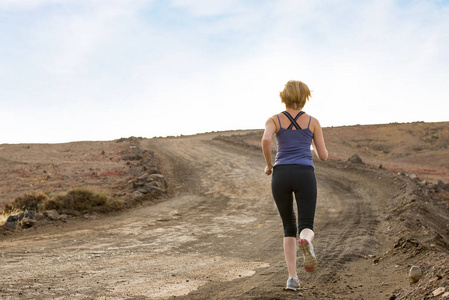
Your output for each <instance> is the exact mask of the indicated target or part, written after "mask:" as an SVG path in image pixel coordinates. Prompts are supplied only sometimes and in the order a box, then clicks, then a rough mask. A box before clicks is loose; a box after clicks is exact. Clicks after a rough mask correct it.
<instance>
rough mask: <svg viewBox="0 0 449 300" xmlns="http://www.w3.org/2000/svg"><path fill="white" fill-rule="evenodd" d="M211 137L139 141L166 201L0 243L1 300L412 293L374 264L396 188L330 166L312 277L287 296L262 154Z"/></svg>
mask: <svg viewBox="0 0 449 300" xmlns="http://www.w3.org/2000/svg"><path fill="white" fill-rule="evenodd" d="M221 134H222V133H221ZM216 135H217V133H210V134H202V135H196V136H188V137H178V138H164V139H162V138H160V139H151V140H142V141H141V147H143V148H145V149H151V150H153V151H155V153H156V156H157V157H158V159H159V162H160V170H161V172H162V173H163V174H165V175H166V176H167V179H168V182H169V184H170V189H171V195H172V196H171V197H170V198H169V199H166V201H163V202H160V203H157V204H154V205H143V206H141V207H138V208H135V209H131V210H127V211H125V212H121V213H116V214H113V215H107V216H101V217H98V218H95V219H92V220H71V221H69V222H68V223H56V224H55V225H51V226H47V227H43V228H39V229H38V230H33V229H30V230H26V231H24V232H22V233H21V234H19V235H13V236H11V237H6V238H3V239H2V240H1V243H0V253H1V259H2V267H1V275H0V277H1V280H0V295H1V296H0V297H1V298H2V299H16V298H20V299H50V298H51V299H166V298H170V297H174V296H176V299H297V298H298V297H304V298H306V299H338V298H343V299H349V298H353V299H362V298H363V299H388V298H389V297H390V295H392V294H393V293H394V291H395V290H399V289H401V288H403V287H405V286H407V285H408V278H407V276H406V274H407V270H408V268H409V267H408V266H407V265H405V264H400V263H399V264H392V263H389V262H388V261H385V262H384V261H380V262H379V261H378V262H376V261H375V258H376V257H379V256H380V255H382V254H383V253H385V251H387V250H389V249H390V248H391V247H392V245H393V243H394V241H395V239H396V238H397V237H394V236H391V235H390V234H389V231H391V228H389V226H390V225H389V223H388V221H387V220H386V216H388V210H389V206H390V200H391V198H392V196H394V195H397V194H398V193H400V191H401V189H402V188H403V182H402V180H401V179H400V178H398V177H397V175H395V174H393V173H391V172H388V171H385V170H377V169H375V168H372V167H371V168H369V167H366V166H362V165H353V164H349V163H343V162H337V161H329V162H325V163H319V162H317V163H316V175H317V181H318V207H317V215H316V221H315V223H316V239H315V243H314V246H315V248H316V254H317V257H318V261H319V269H318V271H317V272H316V273H315V274H312V275H310V274H306V272H305V271H304V270H303V269H302V268H299V270H298V273H299V277H300V280H301V286H302V290H301V291H300V292H286V291H284V290H283V288H284V286H285V281H286V279H287V272H286V268H285V263H284V258H283V252H282V226H281V221H280V217H279V216H278V213H277V210H276V207H275V205H274V202H273V200H272V197H271V191H270V180H271V178H270V177H268V176H266V175H265V174H264V173H263V168H264V161H263V157H262V154H261V153H260V152H259V151H257V150H252V149H250V148H243V147H239V146H236V145H232V144H229V143H225V142H223V141H218V140H213V138H214V137H215V136H216ZM301 260H302V258H301V257H299V259H298V266H301ZM373 260H374V262H373Z"/></svg>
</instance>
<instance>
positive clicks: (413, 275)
mask: <svg viewBox="0 0 449 300" xmlns="http://www.w3.org/2000/svg"><path fill="white" fill-rule="evenodd" d="M408 277H409V278H410V283H415V282H418V281H419V280H420V279H421V277H422V270H421V268H420V267H418V266H412V267H411V268H410V271H409V273H408Z"/></svg>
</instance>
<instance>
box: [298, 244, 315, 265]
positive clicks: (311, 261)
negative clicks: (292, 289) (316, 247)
mask: <svg viewBox="0 0 449 300" xmlns="http://www.w3.org/2000/svg"><path fill="white" fill-rule="evenodd" d="M298 245H299V250H301V252H302V255H303V256H304V269H306V272H310V273H313V272H315V271H316V269H317V268H318V261H317V260H316V257H315V252H314V251H313V246H312V243H311V242H309V241H308V240H306V239H300V240H299V241H298Z"/></svg>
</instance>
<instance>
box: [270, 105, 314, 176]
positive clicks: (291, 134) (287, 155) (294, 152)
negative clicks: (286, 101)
mask: <svg viewBox="0 0 449 300" xmlns="http://www.w3.org/2000/svg"><path fill="white" fill-rule="evenodd" d="M283 113H284V114H285V112H283ZM286 116H287V114H286ZM298 116H299V114H298ZM298 116H296V118H295V119H294V120H293V119H292V118H291V116H290V115H289V114H288V116H287V117H288V118H289V119H290V121H292V124H293V125H295V127H296V126H297V127H296V128H300V127H299V125H298V124H297V123H296V119H297V118H298ZM277 117H278V121H279V127H280V129H279V131H278V133H276V141H277V145H278V151H277V154H276V160H275V163H274V165H275V166H276V165H289V164H295V165H306V166H311V167H313V168H315V166H314V165H313V162H312V152H311V150H310V145H311V144H312V139H313V133H312V132H311V131H310V129H309V127H310V121H311V119H312V117H310V119H309V124H308V126H307V128H305V129H297V130H292V129H285V128H282V126H281V120H280V119H279V116H277ZM291 127H292V125H290V126H289V128H291Z"/></svg>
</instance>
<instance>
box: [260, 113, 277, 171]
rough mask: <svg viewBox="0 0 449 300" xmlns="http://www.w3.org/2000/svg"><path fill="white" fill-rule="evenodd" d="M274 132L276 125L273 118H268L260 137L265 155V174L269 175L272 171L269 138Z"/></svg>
mask: <svg viewBox="0 0 449 300" xmlns="http://www.w3.org/2000/svg"><path fill="white" fill-rule="evenodd" d="M275 133H276V125H275V123H274V121H273V119H271V118H270V119H268V120H267V122H266V123H265V131H264V133H263V137H262V151H263V156H264V157H265V162H266V164H267V165H266V167H265V174H267V175H271V173H272V172H273V164H272V163H271V140H272V139H273V135H274V134H275Z"/></svg>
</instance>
